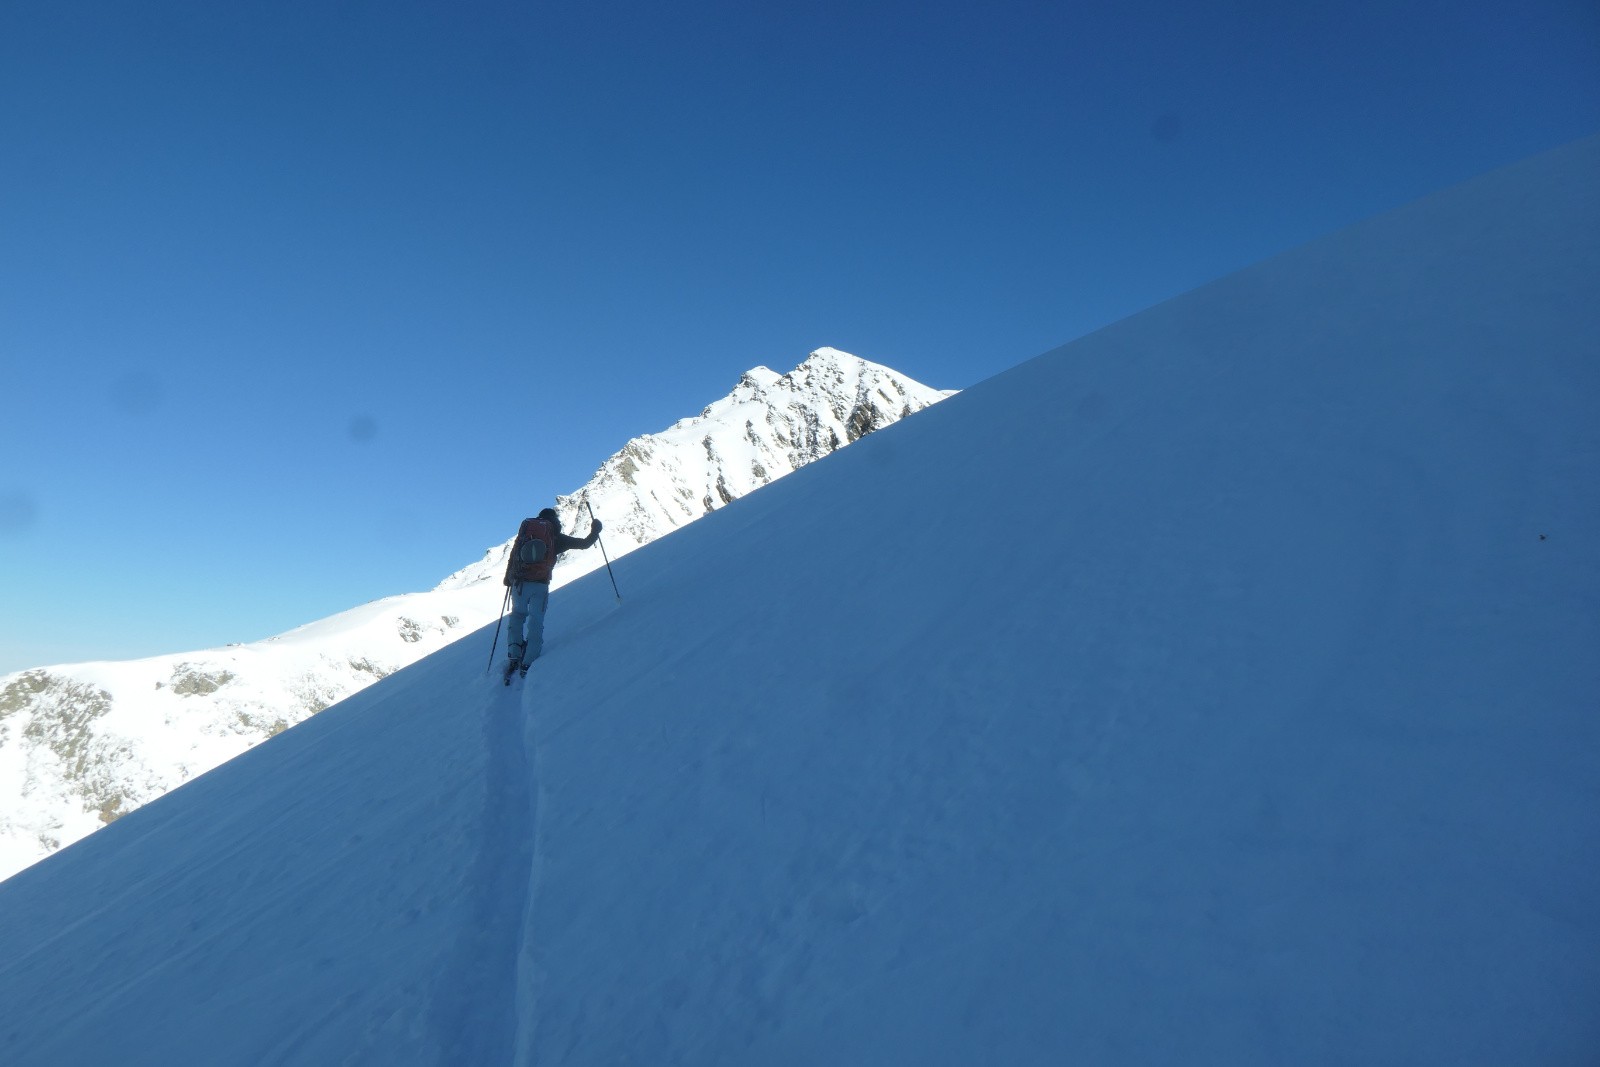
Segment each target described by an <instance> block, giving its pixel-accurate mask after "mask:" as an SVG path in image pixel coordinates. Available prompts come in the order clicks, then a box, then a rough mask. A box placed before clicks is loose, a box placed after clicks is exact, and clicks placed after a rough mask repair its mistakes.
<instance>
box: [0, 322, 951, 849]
mask: <svg viewBox="0 0 1600 1067" xmlns="http://www.w3.org/2000/svg"><path fill="white" fill-rule="evenodd" d="M947 395H949V394H948V393H946V392H941V391H939V390H935V389H930V388H928V387H927V386H924V385H922V384H921V383H919V382H915V381H913V380H911V379H909V378H907V377H905V376H904V375H901V374H898V373H896V372H895V371H892V370H890V369H888V368H887V367H882V366H879V365H878V364H876V363H871V362H868V361H867V360H864V359H860V358H859V357H856V356H853V355H850V354H849V353H847V352H840V351H838V350H837V349H832V348H823V349H818V350H817V351H815V352H813V353H811V355H810V356H808V357H807V358H806V359H805V361H804V362H802V363H801V364H800V365H799V366H798V367H796V368H795V369H794V370H792V371H790V372H789V373H787V374H783V375H779V374H777V373H775V372H773V371H770V370H768V369H767V368H765V367H756V368H755V369H753V370H751V371H749V372H747V373H746V374H745V375H743V376H742V377H741V379H740V381H739V384H738V385H737V386H736V387H735V388H734V390H733V391H732V393H730V394H729V395H728V396H727V397H724V398H723V399H722V400H719V401H717V402H716V403H714V404H712V405H710V406H709V407H707V408H706V409H705V410H704V411H703V412H701V414H700V415H698V416H696V417H694V418H690V419H683V420H681V421H679V422H677V423H675V424H674V425H673V426H672V427H670V428H669V429H667V430H666V431H663V432H662V433H659V434H646V435H644V436H642V437H638V438H635V439H634V440H632V441H630V442H628V443H627V444H626V445H625V446H624V447H623V448H622V449H621V450H620V451H618V452H617V453H616V454H615V455H614V456H612V457H611V458H610V459H609V460H608V461H607V462H606V463H605V464H604V465H603V466H602V467H601V468H600V470H599V471H598V472H597V473H596V474H595V476H594V477H593V478H592V479H590V480H589V482H588V483H587V484H586V485H585V486H584V487H583V488H582V489H580V490H579V491H578V492H577V493H575V494H572V495H571V496H566V497H561V498H559V500H558V502H557V505H556V506H557V510H558V511H560V512H561V514H562V517H563V519H564V521H565V525H566V527H567V529H569V530H579V529H584V530H586V529H587V528H588V522H589V516H588V514H587V512H586V511H584V508H585V507H586V506H587V505H592V506H593V508H594V510H595V512H596V513H597V514H599V515H601V516H604V517H605V519H606V521H607V524H608V526H607V532H606V534H605V538H604V542H603V547H604V549H605V551H606V552H609V553H610V554H611V556H612V557H613V558H618V557H621V556H625V555H627V554H628V553H629V552H631V551H632V550H633V549H635V548H637V547H638V546H639V545H642V544H647V543H649V542H650V541H653V540H654V539H655V538H657V537H660V536H663V535H664V534H667V533H671V532H672V531H673V530H675V529H677V528H679V527H681V526H684V525H686V524H688V523H689V522H692V521H694V520H695V519H697V518H699V517H700V516H702V515H705V514H708V513H710V512H711V511H714V510H715V509H717V508H719V507H722V506H724V505H725V504H726V503H728V502H729V501H731V500H733V499H736V498H738V497H739V496H741V495H743V494H744V493H747V492H749V491H751V490H752V489H756V488H759V487H760V486H761V485H764V484H766V483H767V482H770V481H771V480H773V479H774V478H779V477H782V476H783V475H785V474H787V473H789V472H790V471H792V470H794V469H796V468H798V467H800V466H803V465H804V464H806V463H809V462H811V461H813V460H815V459H818V458H820V457H821V456H824V455H827V454H828V453H829V452H831V451H833V450H835V449H837V448H842V447H844V446H845V445H847V444H849V443H851V442H852V441H855V440H857V439H859V438H860V437H862V436H864V435H865V434H867V433H870V432H872V431H874V430H877V429H879V428H881V427H883V426H887V425H890V424H892V423H894V422H897V421H898V420H900V419H901V418H904V417H906V416H907V415H911V414H914V413H915V412H917V411H920V410H922V409H923V408H925V407H927V406H928V405H930V404H933V403H936V402H938V401H939V400H941V399H943V398H944V397H945V396H947ZM549 503H550V501H548V500H545V501H524V502H522V503H521V504H515V503H514V504H513V506H514V507H522V508H525V509H526V511H525V512H520V511H519V512H516V513H514V517H511V518H508V520H507V526H508V528H509V529H510V530H514V529H515V527H516V523H517V521H518V519H520V518H521V517H522V515H523V514H532V513H534V512H536V511H538V510H539V508H540V507H542V506H547V505H548V504H549ZM580 511H584V513H583V514H581V515H580V514H579V513H580ZM510 548H511V539H510V538H508V539H507V540H506V541H505V542H504V543H503V544H501V545H498V546H495V547H494V548H491V549H489V550H488V551H487V552H486V553H485V554H484V556H483V558H482V559H481V560H480V561H478V562H477V563H474V564H473V565H471V566H469V567H466V568H464V569H463V570H460V571H458V572H456V573H455V574H453V575H451V576H450V577H448V578H446V579H445V580H444V581H443V582H441V583H440V584H439V585H438V587H436V588H435V589H432V590H429V591H427V592H423V593H408V594H405V595H401V596H394V597H386V598H384V599H382V600H379V601H375V602H373V603H371V604H366V605H363V606H362V607H359V608H354V609H352V610H350V611H346V612H341V613H339V614H338V615H335V616H333V617H331V618H327V619H323V620H320V621H318V622H315V623H310V624H308V625H306V626H302V627H299V628H297V629H295V630H293V631H291V632H289V633H287V634H280V635H278V636H276V637H271V638H268V639H267V640H265V641H257V642H252V643H249V644H239V645H231V646H229V647H227V648H219V649H208V650H203V651H198V652H185V653H178V654H174V655H168V656H156V657H151V658H148V659H141V660H126V661H118V662H106V663H87V664H69V665H66V666H55V667H48V668H41V669H38V670H32V671H20V672H16V673H14V674H11V675H6V676H0V878H4V877H6V876H8V875H10V874H12V873H14V872H16V871H18V870H20V869H22V868H23V867H25V866H27V865H28V864H30V863H33V862H35V861H36V860H39V859H41V858H43V857H44V856H46V855H48V854H49V853H51V852H53V851H55V850H56V849H58V848H60V847H61V846H62V845H63V844H67V843H70V842H72V841H76V840H78V839H79V838H81V837H83V836H84V835H86V834H88V833H91V832H93V831H94V830H97V829H99V828H100V827H101V826H102V825H104V824H106V823H108V822H110V821H112V820H113V819H115V818H117V817H119V816H121V815H124V814H126V813H127V812H129V811H132V810H133V809H135V808H137V807H138V806H139V805H140V804H143V803H145V802H147V801H149V800H151V799H153V798H155V797H157V796H160V795H161V794H162V793H164V792H166V791H167V790H169V789H172V788H174V787H176V786H178V785H181V784H182V783H183V782H186V781H188V780H189V779H191V778H193V777H194V776H195V775H197V774H199V773H201V772H203V771H207V770H210V769H211V768H212V767H215V766H217V765H218V764H220V763H222V762H224V761H225V760H228V759H231V758H232V757H234V756H236V755H238V754H239V753H240V752H243V751H245V750H246V749H248V748H249V747H251V746H252V745H255V744H258V743H259V742H261V741H262V740H264V739H266V738H267V737H270V736H272V735H273V734H275V733H278V732H280V731H282V730H284V729H287V728H288V727H290V726H292V725H294V724H295V723H298V722H301V721H303V720H305V719H306V718H309V717H310V716H311V715H314V714H316V713H317V712H319V711H321V710H322V709H324V708H326V707H328V706H329V705H331V704H333V703H335V702H337V701H339V700H342V699H344V698H345V697H347V696H349V695H351V694H352V693H356V692H359V691H360V690H361V689H363V688H365V687H366V686H368V685H370V684H372V683H373V682H374V681H376V680H378V679H380V678H383V677H385V676H387V675H389V674H392V673H393V672H394V671H396V670H399V669H400V668H401V667H404V666H407V665H409V664H411V663H414V662H416V661H417V660H419V659H421V658H422V657H423V656H424V655H427V654H428V653H430V652H434V651H437V650H438V649H439V648H441V647H443V646H444V645H445V644H447V643H449V642H450V641H453V640H456V639H457V638H459V637H460V636H461V635H462V634H463V633H467V632H470V631H471V630H474V629H477V628H478V627H479V626H482V625H483V624H484V623H485V622H490V621H493V620H494V619H495V617H496V613H497V612H498V610H499V609H500V606H501V600H502V598H501V589H500V580H501V576H502V575H503V574H504V573H505V560H506V556H507V553H508V552H509V551H510ZM601 566H604V556H603V555H602V553H601V552H598V551H591V552H583V553H571V554H569V555H567V556H566V557H564V558H563V560H562V561H561V564H560V566H559V567H558V568H557V570H556V578H555V582H554V585H556V586H560V585H562V584H565V583H566V582H568V581H571V580H573V579H575V578H577V577H581V576H582V575H584V574H586V573H588V572H589V571H591V570H594V569H597V568H599V567H601Z"/></svg>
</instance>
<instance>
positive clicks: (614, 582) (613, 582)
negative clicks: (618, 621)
mask: <svg viewBox="0 0 1600 1067" xmlns="http://www.w3.org/2000/svg"><path fill="white" fill-rule="evenodd" d="M583 506H584V507H586V508H588V509H589V521H590V522H596V521H598V520H596V519H595V517H594V505H593V504H591V503H589V501H588V499H587V498H585V499H584V501H583ZM595 540H597V541H600V558H601V559H603V560H605V561H606V573H607V574H609V575H611V591H612V592H613V593H616V594H617V600H619V601H620V600H621V599H622V591H621V590H619V589H618V588H617V575H616V572H614V571H613V570H612V569H611V557H610V556H608V555H606V543H605V541H603V540H601V539H600V537H599V535H598V534H597V535H596V536H595Z"/></svg>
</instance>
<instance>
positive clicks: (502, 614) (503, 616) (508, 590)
mask: <svg viewBox="0 0 1600 1067" xmlns="http://www.w3.org/2000/svg"><path fill="white" fill-rule="evenodd" d="M510 604H511V587H510V586H509V585H508V586H506V598H505V599H504V600H502V601H500V618H498V619H496V620H495V624H494V643H493V644H491V645H490V646H489V665H488V666H487V667H485V668H484V669H483V673H485V674H488V673H489V672H490V671H492V670H494V650H495V649H497V648H499V647H500V625H501V623H503V622H505V621H506V608H507V607H508V606H510Z"/></svg>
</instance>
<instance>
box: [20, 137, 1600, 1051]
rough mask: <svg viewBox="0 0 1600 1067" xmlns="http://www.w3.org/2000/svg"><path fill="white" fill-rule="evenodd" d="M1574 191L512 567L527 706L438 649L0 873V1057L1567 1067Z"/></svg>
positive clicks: (1043, 372) (1593, 914)
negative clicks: (530, 614)
mask: <svg viewBox="0 0 1600 1067" xmlns="http://www.w3.org/2000/svg"><path fill="white" fill-rule="evenodd" d="M1596 173H1600V139H1595V140H1590V141H1586V142H1583V143H1580V144H1578V145H1576V146H1573V147H1570V148H1568V149H1565V150H1563V151H1560V152H1557V153H1554V154H1552V155H1549V156H1546V157H1541V158H1539V159H1536V160H1533V161H1531V162H1529V163H1527V164H1524V165H1522V166H1519V167H1515V168H1511V169H1509V170H1507V171H1503V172H1498V173H1496V174H1493V175H1490V176H1488V177H1486V178H1483V179H1480V180H1478V181H1476V182H1473V183H1469V184H1468V185H1465V186H1462V187H1460V188H1457V189H1453V190H1449V191H1446V192H1444V193H1441V194H1438V195H1436V196H1434V197H1431V198H1429V199H1427V200H1424V201H1422V202H1419V203H1417V204H1415V205H1413V206H1411V207H1409V208H1407V209H1405V210H1403V211H1401V212H1398V213H1395V214H1393V215H1390V216H1387V217H1384V218H1380V219H1377V220H1374V221H1373V222H1370V223H1368V224H1365V225H1362V226H1359V227H1356V228H1354V229H1352V230H1349V231H1346V232H1344V233H1340V234H1336V235H1334V236H1332V237H1330V238H1326V239H1324V240H1322V241H1319V242H1317V243H1315V244H1312V245H1310V246H1307V247H1306V248H1304V249H1301V250H1299V251H1297V252H1294V253H1291V254H1289V255H1286V256H1283V257H1280V258H1279V259H1277V260H1274V261H1270V262H1268V263H1264V264H1262V265H1260V266H1258V267H1255V268H1252V269H1250V270H1248V271H1245V272H1243V273H1241V274H1238V275H1235V276H1233V277H1231V278H1228V279H1224V280H1223V281H1221V282H1218V283H1215V284H1213V285H1210V286H1207V287H1205V288H1203V289H1199V290H1196V291H1195V292H1193V293H1190V294H1188V295H1187V296H1184V297H1182V298H1180V299H1178V300H1174V301H1171V302H1169V303H1166V304H1163V305H1161V306H1159V307H1156V308H1153V309H1151V310H1150V311H1147V312H1145V313H1143V314H1141V315H1138V316H1135V317H1134V318H1131V319H1129V320H1126V321H1124V322H1122V323H1120V324H1118V325H1116V326H1114V327H1111V328H1109V329H1107V330H1104V331H1102V332H1100V333H1098V334H1096V335H1094V336H1092V337H1089V338H1085V339H1083V340H1081V341H1079V342H1076V343H1074V344H1072V345H1069V346H1067V347H1066V348H1064V349H1062V350H1060V351H1057V352H1054V353H1050V354H1048V355H1046V356H1044V357H1041V358H1039V359H1036V360H1033V361H1031V362H1029V363H1025V364H1023V365H1021V366H1019V367H1017V368H1015V369H1013V370H1012V371H1010V372H1007V373H1006V374H1003V375H1000V376H999V377H996V378H994V379H991V380H989V381H987V382H984V383H982V384H980V385H978V386H975V387H973V388H972V389H969V390H967V391H965V392H964V393H962V394H961V395H960V396H957V397H955V398H953V399H951V400H949V401H947V402H944V403H941V404H939V405H937V406H936V407H934V408H933V409H932V410H930V411H928V412H926V413H924V414H923V415H920V416H919V417H918V418H916V419H911V420H907V421H905V422H903V423H901V424H899V425H896V426H892V427H889V428H888V429H886V430H884V431H883V432H881V433H875V434H873V435H872V436H870V437H869V438H868V439H867V440H865V441H863V442H861V443H860V444H858V445H855V446H853V447H851V448H848V449H846V450H844V451H842V452H840V453H837V454H835V455H831V456H829V457H827V458H826V459H825V460H824V461H822V462H818V463H814V464H810V465H808V466H806V467H804V468H802V469H801V470H799V471H797V472H795V473H794V474H793V475H791V476H789V477H786V478H784V479H782V480H781V481H778V482H776V483H775V484H773V485H772V486H770V487H769V488H767V489H766V490H764V491H763V492H761V493H755V494H751V495H748V496H746V497H744V498H742V499H739V500H736V501H734V503H732V504H730V505H728V506H726V507H723V508H717V509H715V510H714V511H713V513H712V514H710V515H708V516H706V517H705V518H704V519H702V520H700V521H697V522H695V523H694V524H693V525H692V526H690V527H689V528H687V529H685V530H683V531H682V532H681V533H680V534H679V535H676V536H673V537H666V538H661V539H659V540H656V541H654V542H652V543H651V544H649V545H646V546H644V547H642V548H640V549H639V550H638V551H637V552H635V553H634V554H633V555H632V556H631V557H629V559H628V565H629V567H628V578H629V581H628V595H627V599H626V601H625V602H622V603H618V602H617V601H616V599H615V598H614V597H613V595H612V592H611V588H610V585H609V583H607V581H606V579H605V576H604V575H599V574H591V575H589V576H587V577H586V578H583V579H580V580H579V581H576V582H574V583H572V584H569V585H567V586H565V587H563V588H562V589H559V590H557V591H556V593H555V595H554V599H553V608H552V613H551V627H550V631H549V640H548V643H547V651H546V654H545V655H544V656H543V657H542V658H541V659H540V660H539V661H538V663H537V664H536V665H535V668H534V670H533V671H532V672H530V674H529V675H528V677H527V679H526V681H525V682H524V683H521V684H519V685H516V686H513V687H512V688H510V689H506V688H503V687H502V686H501V685H500V684H499V682H498V681H497V680H496V679H494V678H493V677H490V676H488V675H487V674H485V672H484V655H485V653H486V650H487V646H488V642H489V639H490V633H489V629H488V628H483V629H480V630H477V631H476V632H474V633H472V634H470V635H469V636H468V637H467V638H466V639H464V640H461V641H459V642H457V643H455V644H452V645H449V646H447V647H445V648H443V649H441V650H439V651H437V652H434V653H433V654H432V655H430V656H429V657H427V658H426V659H424V660H422V661H421V662H419V663H416V664H414V665H413V666H411V667H408V668H406V669H404V670H401V671H399V672H397V673H396V674H394V675H392V676H390V677H388V678H385V679H384V680H382V681H380V682H378V683H376V684H374V685H372V686H371V687H369V688H368V689H366V690H364V691H362V692H361V693H359V694H357V695H356V696H354V697H352V698H350V699H347V700H345V701H344V702H342V703H341V704H339V705H337V706H336V707H334V708H331V709H329V710H328V711H327V712H325V713H323V714H321V715H318V716H316V717H314V718H312V719H311V720H309V721H308V722H305V723H303V724H301V725H299V726H297V727H294V728H292V729H290V730H288V731H286V732H284V733H282V734H280V735H279V736H277V737H275V738H273V739H272V740H270V741H268V742H267V743H265V744H263V745H261V746H259V747H257V748H256V749H254V750H252V751H250V752H249V753H247V754H245V755H244V756H242V757H241V758H239V759H237V760H235V761H233V762H231V763H229V764H228V765H226V766H225V767H222V768H220V769H218V770H217V771H215V772H213V773H211V774H208V775H205V776H203V777H201V778H199V779H198V780H197V781H195V782H192V783H190V784H189V785H187V786H184V787H183V788H181V789H178V790H176V791H174V792H173V793H171V794H169V795H167V796H165V797H163V798H161V799H160V800H157V801H155V802H154V803H151V804H149V805H146V806H145V807H143V808H141V809H139V810H137V811H135V812H133V813H132V814H131V815H128V816H126V817H124V818H122V819H120V820H118V821H117V822H115V823H113V824H112V825H110V826H109V827H107V828H106V829H105V830H103V831H102V832H100V833H98V834H95V835H93V836H92V837H90V838H88V839H87V840H85V841H82V842H79V843H78V844H76V845H74V846H72V847H70V848H67V849H64V850H63V851H61V852H60V853H58V854H57V855H55V856H52V857H51V858H49V859H47V860H46V861H44V862H43V863H40V864H38V865H36V866H34V867H32V868H30V869H28V870H25V871H23V872H22V873H20V874H19V875H17V876H16V877H14V878H12V879H10V880H9V881H6V882H4V883H0V1062H4V1063H6V1064H13V1063H15V1064H21V1065H25V1067H33V1065H44V1064H65V1063H73V1064H76V1063H86V1064H87V1063H118V1064H129V1065H139V1064H171V1063H208V1064H219V1065H231V1064H257V1063H315V1064H321V1063H383V1064H452V1065H454V1064H461V1063H511V1064H519V1065H526V1064H546V1063H561V1064H568V1065H583V1064H597V1065H599V1064H619V1063H645V1064H822V1063H828V1064H832V1063H850V1064H889V1063H893V1064H901V1063H905V1064H952V1065H955V1064H975V1063H983V1064H1052V1065H1054V1064H1077V1063H1084V1064H1174V1063H1182V1064H1228V1065H1230V1067H1234V1065H1239V1067H1258V1065H1260V1067H1266V1065H1273V1067H1276V1065H1282V1064H1296V1065H1318V1064H1328V1065H1335V1064H1341V1065H1342V1064H1352V1063H1359V1064H1396V1065H1399V1064H1407V1065H1409V1064H1418V1063H1429V1064H1495V1065H1499V1064H1512V1063H1515V1064H1573V1065H1577V1064H1588V1063H1592V1062H1594V1059H1595V1051H1596V1050H1597V1049H1600V1016H1597V1015H1596V1013H1595V1012H1594V1005H1595V1004H1596V1003H1600V909H1597V908H1596V906H1595V901H1596V900H1600V861H1597V860H1596V855H1595V850H1594V844H1595V842H1596V841H1597V840H1600V808H1597V805H1596V793H1595V783H1596V781H1600V718H1597V717H1596V715H1595V714H1594V710H1595V708H1594V697H1595V694H1596V693H1597V692H1600V659H1597V658H1596V656H1595V654H1594V653H1595V649H1596V648H1600V616H1597V615H1596V613H1595V610H1594V606H1595V604H1596V603H1600V558H1597V555H1596V548H1595V546H1596V545H1597V544H1600V505H1597V498H1596V490H1595V487H1596V486H1597V485H1600V421H1597V420H1595V419H1594V418H1593V406H1594V398H1595V396H1596V395H1600V394H1597V390H1600V363H1597V362H1596V360H1595V359H1594V353H1595V352H1596V351H1600V186H1597V185H1596V183H1595V182H1594V181H1593V176H1594V175H1595V174H1596ZM817 516H849V526H848V534H849V536H847V537H832V538H829V537H819V536H818V522H817ZM973 516H986V517H988V518H987V519H986V521H984V522H983V523H982V524H981V525H976V524H975V523H974V519H973ZM225 689H226V686H224V687H223V689H222V690H219V691H225Z"/></svg>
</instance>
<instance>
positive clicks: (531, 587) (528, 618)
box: [505, 508, 600, 679]
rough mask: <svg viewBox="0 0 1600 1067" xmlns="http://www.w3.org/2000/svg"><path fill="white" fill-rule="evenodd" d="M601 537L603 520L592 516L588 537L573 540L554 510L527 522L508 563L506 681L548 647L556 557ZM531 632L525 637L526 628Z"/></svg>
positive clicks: (588, 545)
mask: <svg viewBox="0 0 1600 1067" xmlns="http://www.w3.org/2000/svg"><path fill="white" fill-rule="evenodd" d="M599 536H600V520H599V519H596V518H593V517H591V518H590V520H589V536H588V537H569V536H568V535H566V534H564V533H562V532H561V519H560V517H559V516H557V515H556V512H555V509H554V508H545V509H544V510H543V511H541V512H539V514H538V515H536V516H535V517H534V518H531V519H523V520H522V525H521V526H519V527H517V539H516V541H514V542H512V545H511V558H510V559H508V560H506V576H505V585H506V586H507V587H508V588H510V590H511V630H510V633H509V635H508V636H507V641H506V654H507V655H508V656H509V657H510V659H509V660H508V661H507V662H506V678H507V679H509V678H510V677H511V672H512V671H521V672H522V673H523V674H527V673H528V664H530V663H532V662H533V661H534V660H536V659H538V658H539V652H540V651H541V650H542V649H543V648H544V609H545V607H546V606H548V605H549V603H550V575H551V572H552V571H554V570H555V566H556V557H557V556H559V555H561V553H563V552H566V551H569V550H571V549H574V548H578V549H583V548H589V547H591V546H592V545H593V544H594V543H595V540H596V539H597V538H598V537H599ZM524 624H526V627H527V633H526V636H524V633H523V627H524Z"/></svg>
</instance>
